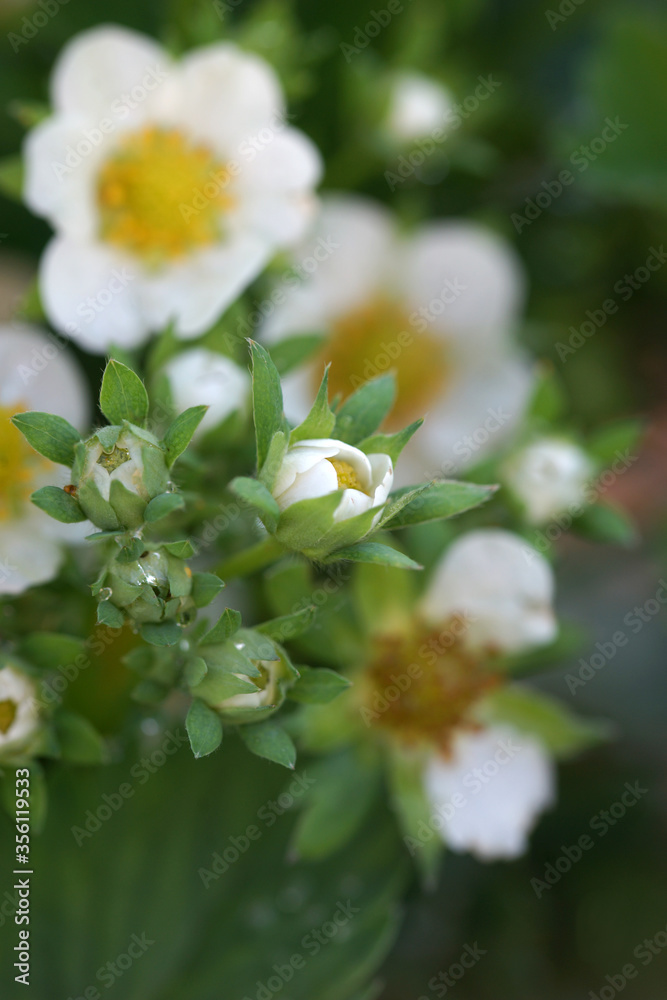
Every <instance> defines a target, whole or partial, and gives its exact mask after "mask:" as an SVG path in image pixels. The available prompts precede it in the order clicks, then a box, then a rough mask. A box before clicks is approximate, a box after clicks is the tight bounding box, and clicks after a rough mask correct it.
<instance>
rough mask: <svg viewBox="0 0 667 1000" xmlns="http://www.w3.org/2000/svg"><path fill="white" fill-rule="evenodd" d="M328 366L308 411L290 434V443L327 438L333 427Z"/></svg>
mask: <svg viewBox="0 0 667 1000" xmlns="http://www.w3.org/2000/svg"><path fill="white" fill-rule="evenodd" d="M329 368H330V366H329V365H327V366H326V368H325V369H324V375H323V376H322V382H321V383H320V388H319V390H318V393H317V396H316V397H315V402H314V403H313V406H312V408H311V410H310V413H309V414H308V416H307V417H306V419H305V420H304V421H303V423H301V424H299V426H298V427H295V429H294V430H293V431H292V433H291V434H290V439H289V440H290V445H292V444H295V443H296V442H297V441H306V440H308V439H309V438H328V437H330V436H331V432H332V431H333V429H334V425H335V423H336V415H335V414H334V413H333V412H332V410H331V409H330V407H329Z"/></svg>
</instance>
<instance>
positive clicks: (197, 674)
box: [183, 656, 208, 687]
mask: <svg viewBox="0 0 667 1000" xmlns="http://www.w3.org/2000/svg"><path fill="white" fill-rule="evenodd" d="M207 673H208V666H207V664H206V660H205V659H204V658H203V656H193V658H192V659H191V660H188V662H187V663H186V664H185V668H184V670H183V678H184V680H185V683H186V684H188V685H189V687H196V686H197V684H201V682H202V681H203V680H204V678H205V677H206V674H207Z"/></svg>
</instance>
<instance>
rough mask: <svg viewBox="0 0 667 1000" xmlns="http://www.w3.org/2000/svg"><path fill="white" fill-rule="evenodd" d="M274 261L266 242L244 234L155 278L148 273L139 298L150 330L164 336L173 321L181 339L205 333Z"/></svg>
mask: <svg viewBox="0 0 667 1000" xmlns="http://www.w3.org/2000/svg"><path fill="white" fill-rule="evenodd" d="M269 255H270V248H269V247H268V245H267V244H266V243H265V242H264V241H262V240H260V239H258V238H257V237H254V236H252V235H245V234H241V235H239V236H237V237H235V238H233V239H230V240H228V241H226V242H225V243H223V244H220V245H216V246H215V247H213V248H211V249H206V250H202V251H201V252H200V253H195V254H192V255H191V256H189V257H187V258H185V259H183V260H182V261H176V262H175V263H173V264H171V265H169V266H167V267H165V268H164V270H162V271H160V272H159V273H158V274H156V275H147V274H146V273H145V272H143V274H142V275H141V280H140V281H139V282H138V283H137V296H138V298H139V300H140V303H141V312H142V315H143V316H144V317H145V324H146V327H147V328H148V329H150V330H159V329H161V328H163V327H164V326H166V325H167V323H169V322H172V321H173V322H174V323H175V326H176V334H177V335H178V336H180V337H183V338H186V339H187V338H190V337H196V336H198V335H199V334H200V333H204V331H205V330H207V329H208V328H209V327H210V326H212V325H213V323H214V322H215V320H216V319H218V317H219V316H220V315H221V314H222V312H224V310H225V309H226V308H227V306H228V305H230V304H231V303H232V302H233V301H234V300H235V299H236V298H237V297H238V296H239V294H240V293H241V292H242V291H243V289H244V288H245V287H246V286H247V285H248V284H249V283H250V282H251V281H252V280H253V278H255V277H257V275H258V274H259V273H260V271H261V270H262V268H263V267H264V265H265V264H266V262H267V260H268V258H269Z"/></svg>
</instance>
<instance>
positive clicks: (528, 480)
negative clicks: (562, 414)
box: [502, 438, 594, 524]
mask: <svg viewBox="0 0 667 1000" xmlns="http://www.w3.org/2000/svg"><path fill="white" fill-rule="evenodd" d="M593 472H594V469H593V464H592V462H591V460H590V459H589V457H588V455H586V453H585V452H584V451H582V449H581V448H579V447H577V445H575V444H573V443H572V442H571V441H566V440H564V439H562V438H543V439H542V440H540V441H535V442H533V443H532V444H529V445H528V446H527V447H525V448H523V449H522V450H521V451H519V452H517V453H516V454H515V455H513V456H512V457H511V458H510V459H509V460H508V461H507V462H506V463H505V465H504V467H503V469H502V477H503V479H504V481H505V483H506V484H507V486H509V488H510V489H511V490H512V492H513V493H514V494H515V495H516V497H517V499H518V500H520V501H521V503H522V504H523V506H524V509H525V513H526V518H527V519H528V521H529V522H530V523H531V524H544V523H546V522H547V521H550V520H552V519H553V518H556V517H558V515H559V514H562V513H563V512H564V511H567V510H568V509H569V508H570V507H574V508H576V509H577V510H579V509H580V508H581V507H582V505H583V504H584V503H585V500H586V490H587V486H588V484H589V483H590V481H591V477H592V476H593Z"/></svg>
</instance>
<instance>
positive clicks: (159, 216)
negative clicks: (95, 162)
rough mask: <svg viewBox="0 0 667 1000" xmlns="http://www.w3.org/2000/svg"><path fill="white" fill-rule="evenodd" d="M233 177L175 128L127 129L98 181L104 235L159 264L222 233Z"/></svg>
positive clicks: (187, 251)
mask: <svg viewBox="0 0 667 1000" xmlns="http://www.w3.org/2000/svg"><path fill="white" fill-rule="evenodd" d="M230 178H231V175H230V173H229V171H228V170H226V168H225V167H224V166H223V165H222V164H220V163H218V162H217V160H216V158H215V154H214V153H213V151H212V150H211V149H209V148H208V147H207V146H205V145H203V144H196V143H194V142H192V141H191V140H190V139H188V138H187V136H185V135H183V134H182V133H181V132H179V131H178V130H177V129H168V128H158V127H155V126H150V127H148V128H144V129H141V130H139V131H137V132H131V133H129V134H128V135H127V136H126V137H125V139H124V141H123V143H122V145H121V146H120V148H118V149H117V150H116V151H115V152H114V154H113V156H112V157H111V158H110V159H109V160H107V162H106V163H105V164H104V166H103V167H102V169H101V171H100V174H99V177H98V179H97V202H98V207H99V211H100V219H101V233H100V235H101V237H102V239H104V240H106V241H107V242H108V243H113V244H114V245H115V246H118V247H121V248H122V249H123V250H127V251H129V252H130V253H132V254H135V255H136V256H137V257H141V258H142V259H143V260H144V261H145V262H146V263H148V264H149V265H152V266H155V267H159V266H160V265H162V264H164V263H165V262H166V261H168V260H173V259H175V258H177V257H182V256H184V255H185V254H187V253H189V252H190V251H193V250H196V249H198V248H201V247H205V246H209V245H210V244H211V243H215V242H217V241H218V240H219V238H220V215H221V212H222V211H223V210H224V209H225V208H228V207H229V206H230V204H231V199H230V196H229V192H228V186H229V181H230Z"/></svg>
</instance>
